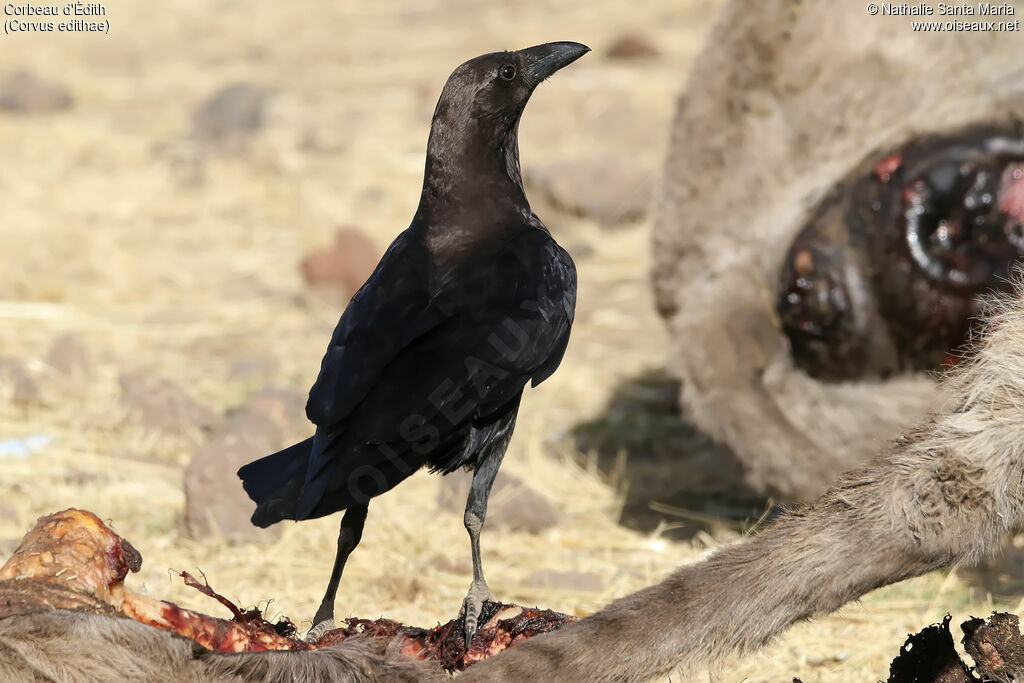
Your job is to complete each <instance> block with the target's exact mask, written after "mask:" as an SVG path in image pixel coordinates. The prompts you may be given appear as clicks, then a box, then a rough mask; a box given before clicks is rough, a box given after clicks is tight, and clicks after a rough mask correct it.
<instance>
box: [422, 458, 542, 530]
mask: <svg viewBox="0 0 1024 683" xmlns="http://www.w3.org/2000/svg"><path fill="white" fill-rule="evenodd" d="M472 481H473V475H472V473H471V472H461V471H460V472H452V473H451V474H449V475H447V476H445V477H444V478H443V479H442V480H441V482H442V483H441V490H440V491H439V492H438V497H437V503H438V506H440V507H441V508H442V509H444V510H450V511H451V512H453V513H456V514H459V515H461V514H462V513H463V512H464V511H465V509H466V497H467V496H468V495H469V487H470V485H471V483H472ZM556 524H558V512H557V511H556V510H555V508H554V507H553V506H552V505H551V503H550V502H548V499H547V498H545V497H544V496H543V495H541V494H540V493H537V492H536V491H534V490H533V489H531V488H529V487H528V486H526V485H525V484H524V483H523V482H522V481H521V480H520V479H519V478H518V477H515V476H513V475H511V474H505V473H504V472H500V471H499V472H498V476H497V477H495V478H494V486H492V487H491V495H490V500H489V504H488V507H487V521H486V525H487V528H490V529H507V530H509V531H525V532H528V533H531V534H539V533H541V532H542V531H545V530H547V529H550V528H552V527H554V526H555V525H556Z"/></svg>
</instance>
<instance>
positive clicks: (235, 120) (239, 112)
mask: <svg viewBox="0 0 1024 683" xmlns="http://www.w3.org/2000/svg"><path fill="white" fill-rule="evenodd" d="M268 97H269V92H268V91H267V90H266V89H264V88H261V87H259V86H256V85H253V84H251V83H232V84H229V85H226V86H224V87H222V88H221V89H219V90H217V91H216V92H215V93H213V94H212V95H210V97H209V98H207V99H206V101H204V102H203V103H202V104H201V105H200V106H199V108H198V109H197V110H196V111H195V113H194V114H193V115H192V135H193V137H195V138H196V139H197V140H201V141H204V142H212V143H230V142H232V141H236V140H238V139H240V138H245V137H248V136H250V135H252V134H253V133H256V132H257V131H259V130H260V129H261V128H262V127H263V124H264V120H265V115H266V104H267V100H268Z"/></svg>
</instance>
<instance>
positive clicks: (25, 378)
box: [0, 357, 39, 405]
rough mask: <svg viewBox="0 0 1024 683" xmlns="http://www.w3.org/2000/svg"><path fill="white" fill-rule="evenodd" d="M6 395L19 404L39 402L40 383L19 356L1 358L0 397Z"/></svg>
mask: <svg viewBox="0 0 1024 683" xmlns="http://www.w3.org/2000/svg"><path fill="white" fill-rule="evenodd" d="M4 396H6V397H8V398H9V399H10V400H11V402H13V403H16V404H19V405H29V404H33V403H38V402H39V385H38V384H36V381H35V380H34V379H33V378H32V374H31V373H30V372H29V371H28V368H27V367H26V366H25V364H24V363H23V362H22V361H20V360H19V359H17V358H9V357H8V358H0V397H4Z"/></svg>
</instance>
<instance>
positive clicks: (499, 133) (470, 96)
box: [425, 42, 590, 192]
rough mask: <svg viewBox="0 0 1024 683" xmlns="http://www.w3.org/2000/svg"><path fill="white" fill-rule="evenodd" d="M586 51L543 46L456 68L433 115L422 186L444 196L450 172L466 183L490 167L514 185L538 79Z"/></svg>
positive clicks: (563, 45) (582, 47) (559, 45)
mask: <svg viewBox="0 0 1024 683" xmlns="http://www.w3.org/2000/svg"><path fill="white" fill-rule="evenodd" d="M589 51H590V48H589V47H587V46H586V45H581V44H580V43H572V42H558V43H545V44H543V45H535V46H534V47H528V48H526V49H523V50H517V51H516V52H492V53H490V54H486V55H481V56H480V57H475V58H474V59H471V60H469V61H468V62H465V63H464V64H462V65H460V66H459V67H458V68H457V69H455V71H454V72H452V75H451V76H449V78H448V82H447V83H446V84H445V86H444V90H443V91H442V92H441V97H440V98H439V99H438V101H437V108H436V109H435V111H434V119H433V123H432V125H431V129H430V141H429V143H428V145H427V179H426V180H427V182H426V185H427V186H430V187H432V189H434V190H435V191H440V192H443V191H444V190H445V189H451V188H452V185H453V184H452V183H451V182H450V181H451V180H452V174H453V173H456V172H457V173H459V174H461V176H462V179H463V180H465V179H467V178H469V177H472V176H473V175H474V174H484V175H487V174H488V172H489V171H490V170H492V169H493V170H497V171H501V172H503V175H506V176H510V177H512V179H513V180H514V181H516V182H517V183H518V182H519V177H518V176H519V160H518V154H519V153H518V144H517V140H516V132H517V129H518V124H519V117H520V116H521V115H522V113H523V108H524V107H525V106H526V103H527V101H529V99H530V95H531V94H532V93H533V90H534V88H536V87H537V86H538V85H539V84H540V82H541V81H543V80H544V79H546V78H547V77H548V76H550V75H551V74H553V73H555V72H556V71H558V70H559V69H561V68H562V67H564V66H567V65H568V64H571V63H572V62H574V61H576V60H577V59H579V58H580V57H582V56H583V55H584V54H586V53H587V52H589ZM495 162H498V163H495ZM432 176H434V177H433V178H432ZM454 184H456V185H457V184H459V183H454ZM425 189H426V188H425Z"/></svg>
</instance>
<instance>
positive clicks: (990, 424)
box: [463, 283, 1024, 682]
mask: <svg viewBox="0 0 1024 683" xmlns="http://www.w3.org/2000/svg"><path fill="white" fill-rule="evenodd" d="M990 316H991V317H990V321H989V323H988V333H987V335H986V336H985V338H984V341H983V342H982V343H981V345H980V349H979V351H978V355H977V357H976V359H975V360H973V361H971V362H969V363H967V365H966V366H964V367H962V368H961V369H959V370H958V371H957V372H955V373H954V374H953V375H952V376H950V377H948V378H946V379H945V381H944V384H943V387H942V388H943V389H944V393H945V395H947V396H949V397H950V398H949V399H948V401H947V404H946V407H945V410H944V411H943V412H940V413H936V414H935V415H934V416H933V417H932V418H931V419H929V420H927V421H926V422H925V423H924V424H922V425H921V426H918V427H915V428H912V429H910V430H909V431H908V432H907V433H906V434H904V435H903V436H901V437H900V438H898V439H896V440H895V441H894V442H893V443H892V444H891V445H890V446H889V447H888V448H887V449H886V452H885V454H884V455H882V456H881V457H879V458H877V459H875V460H874V461H872V462H871V463H869V464H867V465H866V466H863V467H860V468H858V469H855V470H853V471H851V472H847V473H846V474H844V475H842V476H841V477H840V478H839V480H838V482H837V483H836V484H835V485H834V486H832V487H831V488H829V489H828V491H826V492H825V494H824V495H822V496H821V497H820V498H818V500H816V501H815V502H813V503H812V504H810V505H807V506H804V507H799V508H796V509H793V510H791V511H789V512H787V513H786V514H784V515H783V516H782V517H780V518H779V519H778V520H777V521H776V522H774V523H773V524H771V525H770V526H769V527H768V528H766V529H765V530H764V531H763V532H761V533H759V534H756V535H754V536H752V537H750V538H748V539H746V540H744V541H742V542H740V543H737V544H735V545H733V546H730V547H726V548H724V549H722V550H719V551H718V552H716V553H714V554H713V555H712V556H711V557H709V558H708V559H707V560H705V561H703V562H700V563H698V564H695V565H691V566H685V567H682V568H680V569H678V570H677V571H676V572H675V573H674V574H672V575H671V576H670V577H669V578H667V579H665V580H664V581H662V582H661V583H659V584H657V585H655V586H651V587H649V588H645V589H643V590H641V591H638V592H636V593H633V594H632V595H628V596H626V597H624V598H621V599H619V600H616V601H615V602H613V603H611V604H610V605H608V606H607V607H605V608H604V609H602V610H600V611H599V612H597V613H595V614H593V615H592V616H590V617H587V618H586V619H583V620H582V621H580V622H579V623H577V624H576V625H574V626H570V627H568V628H565V629H563V630H561V631H558V632H556V633H552V634H547V635H543V636H540V637H538V638H535V639H533V640H531V641H529V642H527V643H523V644H522V645H520V646H518V647H516V648H513V649H512V650H509V651H508V652H505V653H503V654H501V655H499V656H497V657H495V658H493V659H491V660H488V661H485V662H481V663H480V664H478V665H476V666H474V667H473V668H472V669H470V670H469V671H468V672H467V674H466V675H465V676H464V677H463V678H464V680H465V681H467V682H469V681H519V680H580V681H584V680H585V681H642V680H646V679H648V678H650V677H652V676H656V675H660V674H666V673H668V672H670V671H672V670H673V669H674V668H676V667H680V666H685V667H692V666H697V665H702V664H708V663H710V662H713V661H714V660H716V659H719V658H721V657H723V656H725V655H729V654H734V653H743V652H749V651H751V650H754V649H756V648H758V647H761V646H762V645H764V644H765V643H767V642H768V641H770V640H771V639H772V637H773V636H775V635H777V634H779V633H780V632H782V631H783V630H785V629H786V628H788V627H789V626H791V625H792V624H794V623H796V622H798V621H801V620H804V619H807V618H808V617H810V616H812V615H815V614H824V613H828V612H831V611H834V610H836V609H838V608H839V607H840V606H842V605H844V604H846V603H847V602H850V601H851V600H855V599H857V598H858V597H860V596H861V595H863V594H864V593H866V592H868V591H870V590H872V589H875V588H878V587H880V586H884V585H887V584H890V583H895V582H897V581H901V580H903V579H906V578H909V577H912V576H917V575H920V574H923V573H925V572H928V571H931V570H933V569H937V568H939V567H946V566H949V565H951V564H954V563H957V562H964V563H973V562H977V561H978V560H980V559H982V558H983V557H984V556H985V555H986V553H988V552H989V551H990V550H991V549H992V548H993V547H994V546H995V545H996V544H997V542H998V540H999V538H1000V536H1001V535H1002V534H1004V533H1005V532H1008V531H1010V530H1013V529H1016V528H1019V527H1021V526H1022V523H1024V285H1022V284H1021V283H1018V288H1017V295H1016V299H1011V298H1006V299H1003V300H1001V302H1000V304H999V305H997V306H994V307H993V308H992V311H991V313H990Z"/></svg>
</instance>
